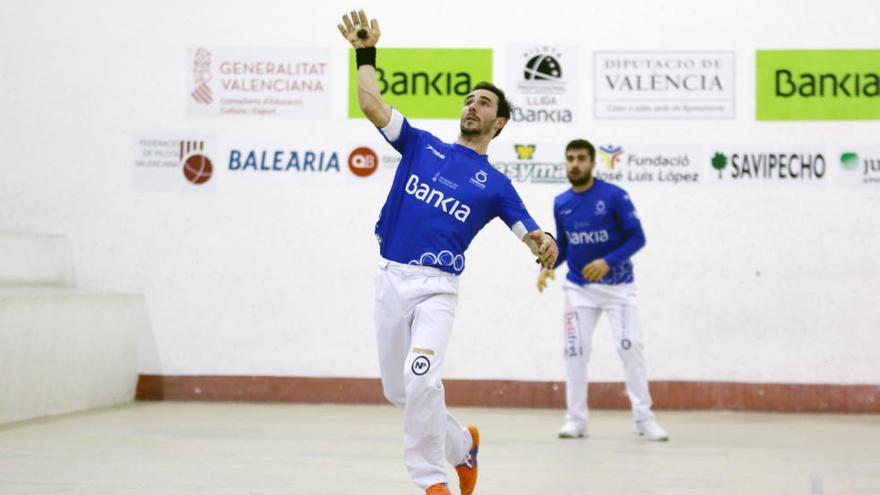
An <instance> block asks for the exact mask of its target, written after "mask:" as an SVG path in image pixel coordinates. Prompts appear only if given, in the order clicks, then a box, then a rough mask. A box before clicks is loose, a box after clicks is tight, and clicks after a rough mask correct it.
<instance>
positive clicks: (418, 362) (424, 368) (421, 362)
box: [410, 356, 431, 376]
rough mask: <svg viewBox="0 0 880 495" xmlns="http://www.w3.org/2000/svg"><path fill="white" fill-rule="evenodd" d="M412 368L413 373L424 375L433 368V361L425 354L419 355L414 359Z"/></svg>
mask: <svg viewBox="0 0 880 495" xmlns="http://www.w3.org/2000/svg"><path fill="white" fill-rule="evenodd" d="M410 368H411V369H412V372H413V373H415V374H416V375H418V376H422V375H424V374H425V373H427V372H428V370H430V369H431V361H430V360H429V359H428V358H426V357H425V356H419V357H417V358H416V359H415V360H414V361H413V363H412V366H410Z"/></svg>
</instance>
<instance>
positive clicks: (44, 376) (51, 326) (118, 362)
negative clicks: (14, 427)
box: [0, 287, 148, 424]
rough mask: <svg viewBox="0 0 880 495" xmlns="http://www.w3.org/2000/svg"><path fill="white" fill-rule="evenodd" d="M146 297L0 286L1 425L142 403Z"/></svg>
mask: <svg viewBox="0 0 880 495" xmlns="http://www.w3.org/2000/svg"><path fill="white" fill-rule="evenodd" d="M147 328H148V323H147V316H146V310H145V306H144V299H143V296H141V295H133V294H113V293H102V292H95V291H84V290H76V289H69V288H46V287H19V288H0V424H3V423H9V422H14V421H21V420H25V419H30V418H37V417H42V416H49V415H55V414H64V413H69V412H74V411H82V410H86V409H91V408H95V407H106V406H112V405H117V404H122V403H126V402H129V401H132V400H134V395H135V386H136V384H137V376H138V370H137V366H138V364H137V363H138V340H139V338H141V337H142V336H143V335H146V332H147Z"/></svg>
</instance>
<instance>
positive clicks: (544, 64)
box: [508, 45, 577, 123]
mask: <svg viewBox="0 0 880 495" xmlns="http://www.w3.org/2000/svg"><path fill="white" fill-rule="evenodd" d="M508 53H510V54H511V55H510V60H509V61H508V66H509V67H510V69H509V70H510V72H509V74H508V79H509V84H508V87H510V88H511V90H510V94H509V95H508V99H509V100H510V101H511V102H512V105H513V106H512V109H511V119H512V120H513V121H514V122H529V123H532V122H534V123H548V122H549V123H553V122H564V123H568V122H571V121H572V119H573V118H574V109H575V108H577V98H576V95H575V93H574V91H575V89H574V88H575V85H574V84H572V81H575V80H576V73H577V71H576V67H577V65H576V64H577V56H576V55H577V47H572V46H549V45H544V46H524V45H518V46H512V47H510V49H509V51H508Z"/></svg>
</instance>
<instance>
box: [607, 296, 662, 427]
mask: <svg viewBox="0 0 880 495" xmlns="http://www.w3.org/2000/svg"><path fill="white" fill-rule="evenodd" d="M615 289H619V295H620V298H619V299H618V298H615V299H617V300H616V301H613V302H611V303H610V304H609V305H608V306H606V307H605V308H604V309H605V312H606V313H607V314H608V320H609V321H610V323H611V331H612V332H613V334H614V340H615V341H616V342H617V354H618V355H619V356H620V359H621V361H622V362H623V371H624V376H625V377H626V394H627V395H628V396H629V401H630V404H631V405H632V413H633V418H634V419H635V420H636V421H642V420H646V419H652V418H654V413H653V412H652V411H651V405H652V401H651V391H650V389H649V388H648V376H647V372H646V371H645V358H644V354H643V351H644V343H643V341H642V329H641V325H640V321H639V312H638V306H637V305H636V304H635V289H634V288H633V287H632V286H629V285H624V286H615Z"/></svg>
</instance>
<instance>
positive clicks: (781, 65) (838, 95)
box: [755, 50, 880, 120]
mask: <svg viewBox="0 0 880 495" xmlns="http://www.w3.org/2000/svg"><path fill="white" fill-rule="evenodd" d="M755 69H756V84H757V85H756V88H755V96H756V111H755V117H756V118H757V119H758V120H880V50H758V52H757V53H756V56H755Z"/></svg>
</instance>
